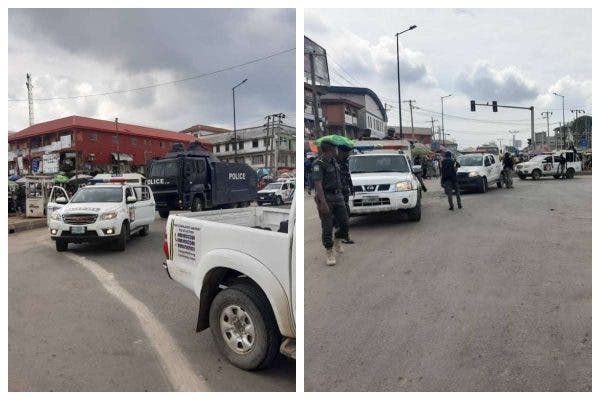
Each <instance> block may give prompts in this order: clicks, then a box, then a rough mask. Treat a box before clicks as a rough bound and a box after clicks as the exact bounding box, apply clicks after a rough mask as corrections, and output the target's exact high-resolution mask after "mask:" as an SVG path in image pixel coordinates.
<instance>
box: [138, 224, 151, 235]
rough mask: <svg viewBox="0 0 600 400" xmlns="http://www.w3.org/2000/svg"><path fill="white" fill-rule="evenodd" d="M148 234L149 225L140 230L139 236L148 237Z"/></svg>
mask: <svg viewBox="0 0 600 400" xmlns="http://www.w3.org/2000/svg"><path fill="white" fill-rule="evenodd" d="M148 233H150V225H144V226H143V227H142V229H140V236H148Z"/></svg>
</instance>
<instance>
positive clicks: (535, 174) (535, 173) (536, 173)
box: [531, 169, 542, 181]
mask: <svg viewBox="0 0 600 400" xmlns="http://www.w3.org/2000/svg"><path fill="white" fill-rule="evenodd" d="M541 177H542V173H541V172H540V170H539V169H534V170H533V171H531V179H533V180H534V181H537V180H538V179H540V178H541Z"/></svg>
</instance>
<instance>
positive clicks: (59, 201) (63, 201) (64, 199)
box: [56, 196, 68, 204]
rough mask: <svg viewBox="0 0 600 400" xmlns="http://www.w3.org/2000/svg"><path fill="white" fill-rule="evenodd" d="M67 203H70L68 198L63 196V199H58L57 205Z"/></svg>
mask: <svg viewBox="0 0 600 400" xmlns="http://www.w3.org/2000/svg"><path fill="white" fill-rule="evenodd" d="M67 203H68V201H67V198H66V197H62V196H61V197H57V198H56V204H67Z"/></svg>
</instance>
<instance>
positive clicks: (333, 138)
mask: <svg viewBox="0 0 600 400" xmlns="http://www.w3.org/2000/svg"><path fill="white" fill-rule="evenodd" d="M323 142H329V143H332V144H334V145H336V146H345V147H349V148H351V149H353V148H354V141H352V140H351V139H348V138H347V137H345V136H341V135H327V136H323V137H320V138H318V139H317V140H316V141H315V143H316V144H317V145H319V146H320V145H321V143H323Z"/></svg>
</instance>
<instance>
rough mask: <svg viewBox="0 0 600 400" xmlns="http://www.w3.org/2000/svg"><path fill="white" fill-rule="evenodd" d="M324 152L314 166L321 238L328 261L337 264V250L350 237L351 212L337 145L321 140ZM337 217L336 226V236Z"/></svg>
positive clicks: (340, 251)
mask: <svg viewBox="0 0 600 400" xmlns="http://www.w3.org/2000/svg"><path fill="white" fill-rule="evenodd" d="M320 147H321V154H320V156H319V157H318V158H317V159H316V160H315V162H314V163H313V166H312V176H313V182H314V185H315V202H316V203H317V210H318V211H319V218H320V219H321V239H322V241H323V246H324V247H325V256H326V262H327V265H335V263H336V260H335V254H334V252H333V249H334V247H335V250H336V252H337V253H342V252H343V249H342V244H341V240H342V239H348V213H347V212H346V204H345V203H344V195H343V192H342V181H341V173H340V167H339V165H338V163H337V161H336V153H337V148H336V146H335V145H334V144H333V143H331V142H329V141H322V142H321V144H320ZM334 219H335V221H336V225H337V230H336V232H335V240H334V238H333V236H334V235H333V225H334Z"/></svg>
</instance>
